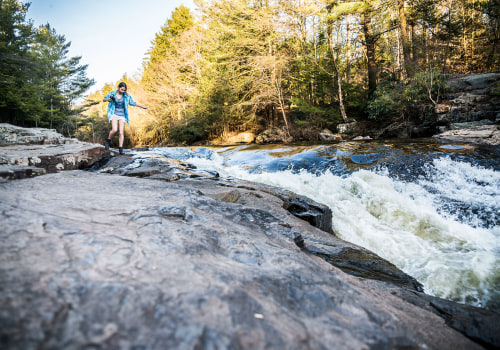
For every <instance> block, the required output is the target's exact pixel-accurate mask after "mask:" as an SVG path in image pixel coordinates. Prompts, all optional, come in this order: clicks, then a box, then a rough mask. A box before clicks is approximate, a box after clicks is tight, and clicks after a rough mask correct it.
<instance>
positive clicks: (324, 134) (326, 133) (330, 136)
mask: <svg viewBox="0 0 500 350" xmlns="http://www.w3.org/2000/svg"><path fill="white" fill-rule="evenodd" d="M319 140H320V141H324V142H335V141H342V136H341V135H339V134H334V133H333V132H331V131H330V130H328V129H324V130H323V131H321V132H320V133H319Z"/></svg>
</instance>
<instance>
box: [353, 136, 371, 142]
mask: <svg viewBox="0 0 500 350" xmlns="http://www.w3.org/2000/svg"><path fill="white" fill-rule="evenodd" d="M352 140H353V141H366V140H372V138H371V137H370V136H356V137H355V138H353V139H352Z"/></svg>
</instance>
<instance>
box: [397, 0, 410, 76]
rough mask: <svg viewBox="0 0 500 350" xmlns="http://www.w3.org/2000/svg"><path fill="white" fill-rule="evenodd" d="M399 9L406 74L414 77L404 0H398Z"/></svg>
mask: <svg viewBox="0 0 500 350" xmlns="http://www.w3.org/2000/svg"><path fill="white" fill-rule="evenodd" d="M398 10H399V31H400V32H401V46H402V48H403V67H404V69H405V72H406V76H407V77H412V76H413V70H412V66H411V58H410V46H409V44H408V32H407V31H406V28H407V23H406V13H405V2H404V0H398Z"/></svg>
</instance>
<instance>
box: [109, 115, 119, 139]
mask: <svg viewBox="0 0 500 350" xmlns="http://www.w3.org/2000/svg"><path fill="white" fill-rule="evenodd" d="M117 131H118V120H116V119H115V118H113V119H111V131H110V132H109V135H108V140H111V139H112V138H113V136H114V135H115V134H116V132H117Z"/></svg>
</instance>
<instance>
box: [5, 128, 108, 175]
mask: <svg viewBox="0 0 500 350" xmlns="http://www.w3.org/2000/svg"><path fill="white" fill-rule="evenodd" d="M0 143H1V147H0V177H1V178H4V179H9V180H12V179H24V178H27V177H33V176H38V175H43V174H45V173H53V172H57V171H61V170H74V169H85V168H88V167H90V166H92V165H93V164H94V163H96V162H98V161H100V160H102V159H103V158H105V157H109V156H111V155H112V154H113V153H112V152H110V151H107V150H105V149H104V147H103V146H102V145H99V144H93V143H87V142H80V141H78V140H76V139H68V138H65V137H64V136H63V135H61V134H59V133H56V132H55V131H54V130H48V129H41V128H32V129H29V128H21V127H17V126H14V125H10V124H0Z"/></svg>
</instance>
